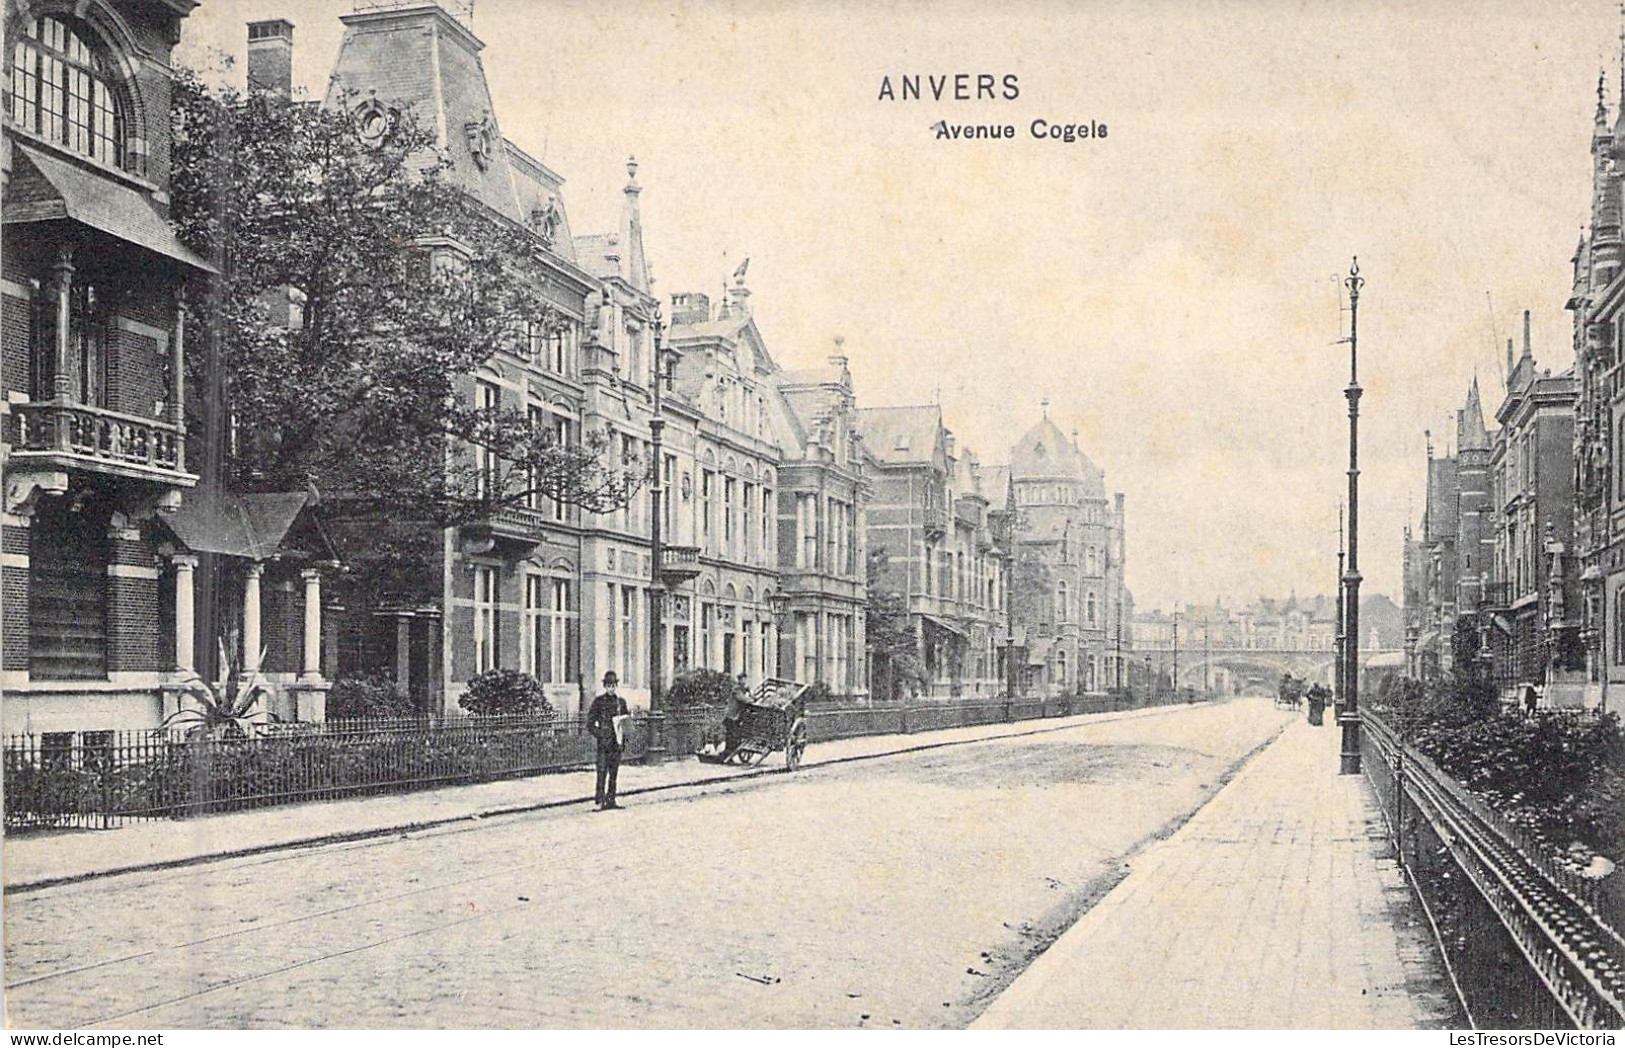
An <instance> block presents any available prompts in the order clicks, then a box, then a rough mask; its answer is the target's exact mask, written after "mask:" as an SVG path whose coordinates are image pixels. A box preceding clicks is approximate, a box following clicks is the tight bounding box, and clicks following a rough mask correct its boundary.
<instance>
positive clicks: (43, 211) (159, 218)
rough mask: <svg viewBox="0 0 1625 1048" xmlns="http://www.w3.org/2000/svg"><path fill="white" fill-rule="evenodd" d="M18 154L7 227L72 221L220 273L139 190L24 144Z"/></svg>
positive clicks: (9, 194) (8, 189)
mask: <svg viewBox="0 0 1625 1048" xmlns="http://www.w3.org/2000/svg"><path fill="white" fill-rule="evenodd" d="M13 149H15V150H16V154H15V155H16V161H17V162H16V163H15V164H14V170H13V171H12V175H11V181H10V184H9V185H7V187H6V213H5V224H6V225H15V224H19V223H24V222H56V221H61V220H63V219H68V220H71V221H74V222H78V223H79V224H81V225H85V226H89V227H90V228H91V229H95V230H99V231H100V232H103V233H106V234H108V235H110V236H113V237H117V238H118V239H119V240H123V241H125V242H126V243H130V244H134V245H136V246H137V247H141V248H145V249H146V250H148V251H151V252H152V253H154V254H156V255H161V256H163V257H164V258H167V259H169V260H170V261H172V262H179V263H181V264H182V265H185V266H189V267H191V268H192V269H196V270H201V271H202V272H205V273H215V272H218V271H217V270H216V269H215V268H214V267H213V266H211V265H210V264H209V263H208V262H206V261H204V259H203V258H202V256H200V255H198V254H197V253H196V252H195V251H193V250H192V249H191V248H189V247H187V246H186V245H185V244H183V243H181V242H180V239H179V238H178V237H176V236H175V232H174V230H172V229H171V228H170V226H169V222H168V221H167V220H166V219H165V218H164V216H163V215H161V214H159V213H158V212H157V211H156V210H155V209H154V208H153V206H152V204H151V203H150V202H149V201H148V200H147V197H146V195H145V194H144V193H142V192H141V191H140V190H138V189H136V188H135V187H134V186H129V185H125V184H124V183H122V182H119V181H117V180H116V179H114V178H110V177H108V176H107V175H102V174H96V173H93V172H91V171H89V170H87V169H85V168H83V167H80V166H79V165H78V164H75V163H73V162H72V161H69V160H64V159H61V158H60V157H56V156H53V155H51V154H50V153H48V152H46V151H45V150H43V149H36V148H33V147H31V146H26V145H23V144H22V143H21V142H16V143H14V144H13Z"/></svg>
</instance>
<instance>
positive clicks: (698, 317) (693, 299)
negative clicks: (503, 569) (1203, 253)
mask: <svg viewBox="0 0 1625 1048" xmlns="http://www.w3.org/2000/svg"><path fill="white" fill-rule="evenodd" d="M710 319H711V298H710V296H709V295H706V294H704V293H703V292H700V291H679V292H678V293H677V294H675V295H673V296H671V322H672V326H673V327H676V326H677V325H678V324H703V323H705V322H706V321H708V320H710Z"/></svg>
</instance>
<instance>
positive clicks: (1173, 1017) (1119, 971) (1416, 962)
mask: <svg viewBox="0 0 1625 1048" xmlns="http://www.w3.org/2000/svg"><path fill="white" fill-rule="evenodd" d="M1337 743H1338V733H1337V731H1336V730H1335V729H1332V728H1329V727H1327V728H1319V729H1316V728H1311V727H1310V726H1309V725H1307V724H1306V723H1304V722H1302V721H1298V722H1296V723H1295V724H1293V725H1292V726H1291V727H1289V728H1288V729H1287V730H1286V731H1285V732H1284V733H1283V734H1282V735H1281V737H1280V738H1279V739H1278V740H1277V741H1276V742H1274V743H1273V744H1272V745H1270V746H1269V747H1268V748H1267V749H1265V750H1264V751H1263V752H1262V753H1260V754H1259V755H1258V756H1257V757H1255V758H1254V759H1253V760H1252V762H1251V763H1250V764H1248V765H1247V766H1246V767H1245V768H1243V769H1242V770H1241V772H1240V773H1238V774H1237V776H1236V777H1235V778H1234V779H1233V780H1232V781H1231V782H1230V783H1229V785H1227V786H1226V787H1225V788H1224V789H1223V790H1221V791H1220V792H1219V793H1218V794H1217V795H1216V796H1215V797H1214V798H1213V800H1212V801H1210V802H1209V803H1208V804H1207V805H1206V806H1205V807H1204V808H1203V809H1202V810H1201V811H1199V812H1198V813H1197V814H1196V815H1195V816H1194V817H1193V818H1192V819H1191V820H1190V821H1189V822H1188V823H1186V824H1185V826H1184V827H1183V828H1181V829H1180V830H1179V831H1178V832H1177V833H1176V834H1174V836H1173V837H1171V838H1169V839H1168V840H1167V841H1165V842H1163V843H1162V844H1159V845H1156V846H1154V847H1153V848H1151V849H1149V850H1148V851H1146V852H1145V853H1144V855H1143V856H1142V857H1141V858H1140V859H1138V860H1136V862H1135V863H1134V870H1133V872H1132V873H1130V874H1129V876H1128V877H1127V878H1125V879H1124V880H1123V882H1122V883H1121V884H1119V885H1118V886H1117V887H1116V888H1115V889H1114V890H1113V891H1112V892H1111V893H1110V894H1108V895H1107V896H1106V897H1105V898H1104V899H1102V900H1101V901H1100V903H1099V904H1098V905H1096V906H1095V907H1094V908H1093V909H1091V910H1090V911H1089V912H1088V913H1086V914H1085V915H1084V916H1083V917H1082V918H1081V919H1080V920H1079V921H1078V923H1077V924H1075V925H1073V926H1072V928H1071V929H1069V930H1068V931H1067V932H1066V933H1065V934H1064V935H1062V936H1061V938H1060V939H1059V940H1057V941H1056V943H1055V944H1054V945H1053V946H1051V947H1050V948H1049V949H1048V950H1047V951H1046V952H1045V953H1044V954H1043V955H1042V956H1040V957H1039V958H1038V960H1037V961H1035V962H1034V963H1033V965H1032V966H1031V967H1029V968H1028V969H1027V971H1026V972H1025V973H1024V974H1023V975H1022V976H1021V977H1020V978H1018V979H1017V980H1016V981H1015V982H1014V983H1012V984H1011V986H1010V987H1009V989H1007V990H1006V991H1005V992H1004V994H1003V995H1001V996H1000V997H999V998H998V999H996V1000H995V1001H994V1002H993V1004H992V1005H991V1006H990V1007H989V1008H988V1009H987V1011H985V1012H984V1013H983V1014H982V1016H981V1017H980V1018H979V1019H978V1020H977V1021H976V1023H974V1024H973V1028H979V1029H1072V1028H1086V1029H1214V1028H1243V1029H1348V1030H1366V1029H1418V1028H1421V1029H1438V1028H1441V1027H1444V1026H1447V1025H1449V1024H1451V1023H1452V1021H1454V1017H1455V1013H1454V999H1453V998H1452V997H1451V996H1450V994H1449V984H1448V982H1446V981H1445V976H1444V973H1443V967H1442V965H1441V964H1440V962H1439V960H1438V957H1437V955H1436V952H1435V949H1434V946H1433V942H1432V939H1431V937H1430V936H1429V933H1428V930H1427V925H1426V924H1425V923H1423V919H1422V918H1421V917H1420V916H1419V915H1418V909H1417V907H1416V906H1415V903H1414V901H1413V900H1412V898H1411V896H1410V891H1409V888H1408V887H1407V885H1406V884H1405V881H1404V875H1403V873H1402V872H1401V871H1400V870H1399V869H1398V867H1397V866H1396V865H1395V863H1394V861H1393V859H1392V857H1391V856H1392V853H1391V850H1390V849H1389V847H1388V845H1387V842H1386V840H1385V833H1386V830H1385V826H1384V824H1383V822H1382V816H1381V813H1380V812H1379V811H1378V809H1377V807H1376V802H1375V799H1374V796H1373V794H1372V792H1371V788H1370V786H1369V785H1368V784H1367V783H1366V780H1365V777H1364V776H1354V775H1350V776H1339V775H1337V752H1336V751H1337Z"/></svg>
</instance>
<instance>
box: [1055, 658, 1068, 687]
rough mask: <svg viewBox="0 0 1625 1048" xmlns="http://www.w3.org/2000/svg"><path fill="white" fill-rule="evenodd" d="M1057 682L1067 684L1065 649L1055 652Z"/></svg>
mask: <svg viewBox="0 0 1625 1048" xmlns="http://www.w3.org/2000/svg"><path fill="white" fill-rule="evenodd" d="M1055 683H1057V684H1065V683H1066V652H1065V651H1058V652H1056V653H1055Z"/></svg>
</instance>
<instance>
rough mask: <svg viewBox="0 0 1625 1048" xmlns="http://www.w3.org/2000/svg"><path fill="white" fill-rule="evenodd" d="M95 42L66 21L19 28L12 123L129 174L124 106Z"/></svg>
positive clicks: (79, 24)
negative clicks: (93, 43)
mask: <svg viewBox="0 0 1625 1048" xmlns="http://www.w3.org/2000/svg"><path fill="white" fill-rule="evenodd" d="M94 39H95V38H94V37H93V36H92V34H91V31H90V29H89V28H88V27H86V26H85V25H84V24H83V23H82V22H79V21H77V20H75V19H70V18H62V17H55V16H49V15H48V16H45V17H42V18H36V19H34V20H33V21H31V22H29V23H28V24H27V25H25V26H23V28H22V34H21V35H20V36H18V37H17V42H16V43H15V44H14V45H13V47H12V52H11V120H12V123H13V124H15V125H16V126H18V127H20V128H23V129H24V130H27V131H32V132H33V133H34V134H37V135H39V136H41V137H42V138H45V139H48V140H49V141H51V142H55V143H57V144H58V145H61V146H64V147H66V148H68V149H71V150H73V151H74V152H75V153H81V154H83V155H85V156H88V157H94V158H96V159H97V160H100V161H102V162H103V163H107V164H112V165H114V166H116V167H121V168H128V167H130V166H131V165H130V160H131V157H130V150H129V139H130V128H129V116H128V105H127V102H126V100H125V98H124V91H123V88H122V87H121V86H120V84H119V83H118V80H117V73H116V72H115V71H114V70H113V68H112V63H111V62H110V61H109V60H108V57H107V55H106V53H105V52H104V51H103V49H102V48H100V47H97V46H92V43H91V41H92V40H94Z"/></svg>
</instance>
